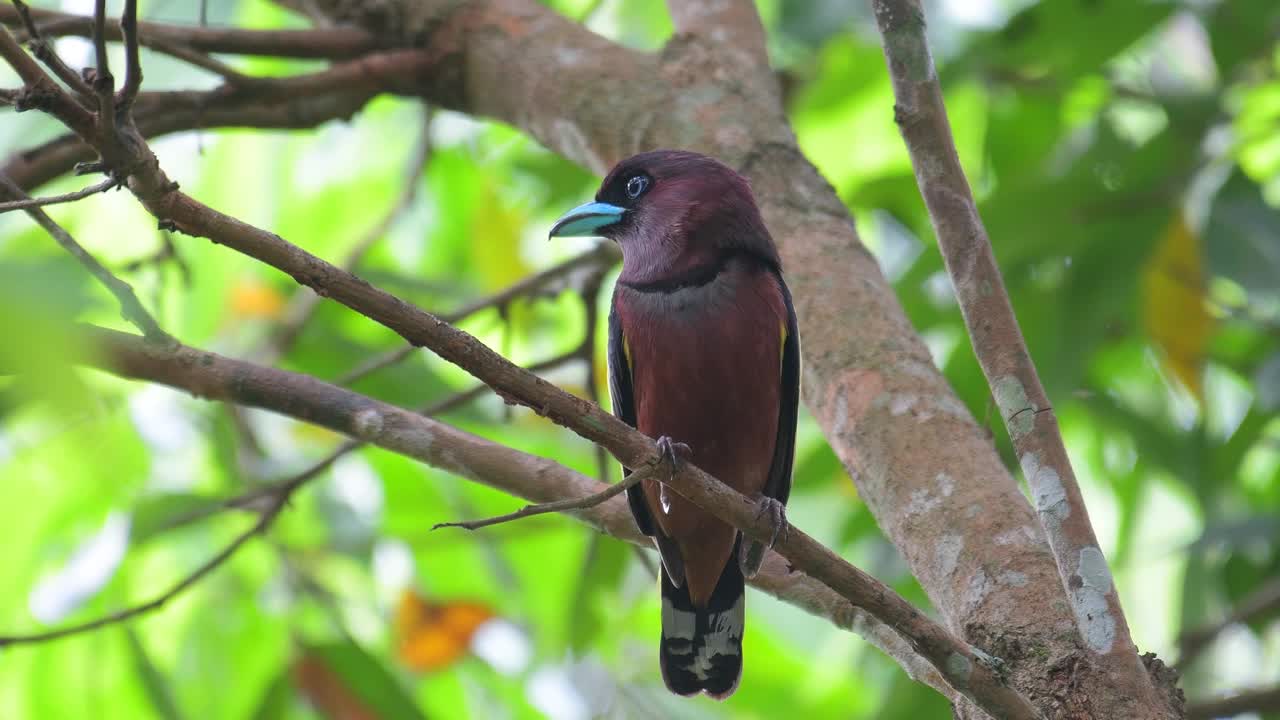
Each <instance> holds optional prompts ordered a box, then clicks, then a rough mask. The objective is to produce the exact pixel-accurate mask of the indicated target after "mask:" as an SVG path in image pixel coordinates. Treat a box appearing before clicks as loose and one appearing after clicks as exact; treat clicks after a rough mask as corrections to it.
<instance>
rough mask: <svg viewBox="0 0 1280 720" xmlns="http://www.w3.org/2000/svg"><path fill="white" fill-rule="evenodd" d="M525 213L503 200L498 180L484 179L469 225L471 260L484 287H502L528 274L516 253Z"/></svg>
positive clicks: (518, 250) (522, 230) (518, 251)
mask: <svg viewBox="0 0 1280 720" xmlns="http://www.w3.org/2000/svg"><path fill="white" fill-rule="evenodd" d="M527 220H528V216H527V214H526V213H525V212H524V210H523V209H522V208H520V207H517V206H515V205H513V204H511V203H509V202H507V201H506V200H505V198H504V197H503V195H502V193H501V191H500V190H499V186H498V184H497V183H496V182H495V181H493V180H492V179H487V180H486V181H485V184H484V187H483V189H482V190H481V192H480V202H479V203H478V204H477V205H476V210H475V216H474V217H473V218H472V221H471V226H472V231H473V232H474V233H475V237H474V239H473V241H472V242H471V246H470V247H471V262H472V264H473V265H472V266H473V267H475V268H476V271H477V272H478V273H479V275H480V277H481V279H482V281H483V282H484V286H485V289H486V290H497V289H499V288H504V287H506V286H508V285H510V284H512V283H514V282H516V281H517V280H520V279H522V278H524V277H525V276H526V275H528V274H529V272H530V268H529V267H528V266H527V265H526V264H525V262H524V260H523V259H522V258H521V256H520V237H521V235H522V234H523V233H524V229H525V225H526V224H527Z"/></svg>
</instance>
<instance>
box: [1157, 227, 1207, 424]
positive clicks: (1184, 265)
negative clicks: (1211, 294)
mask: <svg viewBox="0 0 1280 720" xmlns="http://www.w3.org/2000/svg"><path fill="white" fill-rule="evenodd" d="M1205 293H1206V283H1205V274H1204V258H1203V255H1202V253H1201V248H1200V238H1199V237H1197V236H1196V234H1195V232H1194V231H1193V230H1192V229H1191V227H1190V226H1189V225H1188V223H1187V218H1186V215H1185V214H1184V213H1182V212H1179V213H1178V214H1177V215H1176V216H1175V217H1174V219H1173V222H1172V223H1170V224H1169V227H1168V229H1166V230H1165V232H1164V235H1163V237H1161V239H1160V242H1159V244H1158V245H1157V246H1156V249H1155V251H1154V252H1153V253H1152V254H1151V257H1150V258H1148V260H1147V263H1146V265H1145V267H1143V271H1142V310H1143V322H1144V324H1145V325H1146V329H1147V335H1148V336H1149V337H1150V338H1151V341H1152V343H1153V344H1155V346H1156V347H1158V348H1159V349H1160V351H1161V354H1162V355H1163V357H1164V362H1165V366H1166V367H1167V368H1168V371H1169V373H1170V374H1172V375H1173V376H1174V377H1176V378H1177V379H1178V381H1179V382H1180V383H1182V385H1183V386H1184V387H1186V388H1187V390H1189V391H1190V392H1191V394H1192V395H1194V396H1195V398H1196V400H1200V401H1203V400H1204V387H1203V380H1202V376H1203V372H1204V361H1205V346H1206V345H1207V344H1208V342H1209V338H1210V337H1211V336H1212V334H1213V329H1214V319H1213V316H1212V315H1211V314H1210V312H1209V308H1208V305H1207V303H1206V302H1205V300H1206V298H1205Z"/></svg>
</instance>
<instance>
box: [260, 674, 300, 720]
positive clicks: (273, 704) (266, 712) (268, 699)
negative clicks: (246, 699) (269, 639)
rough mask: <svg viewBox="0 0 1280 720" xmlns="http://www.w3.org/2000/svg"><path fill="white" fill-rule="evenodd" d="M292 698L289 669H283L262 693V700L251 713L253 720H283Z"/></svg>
mask: <svg viewBox="0 0 1280 720" xmlns="http://www.w3.org/2000/svg"><path fill="white" fill-rule="evenodd" d="M293 696H294V693H293V682H292V680H291V678H290V677H289V669H288V668H285V669H284V670H282V671H281V672H280V674H279V675H278V676H276V679H275V680H272V681H271V684H270V685H268V686H267V687H266V689H265V690H264V691H263V692H262V699H261V700H259V701H258V706H257V708H255V709H254V711H253V716H252V718H253V720H283V719H284V718H285V717H286V713H287V712H288V710H289V706H290V704H291V702H292V700H293Z"/></svg>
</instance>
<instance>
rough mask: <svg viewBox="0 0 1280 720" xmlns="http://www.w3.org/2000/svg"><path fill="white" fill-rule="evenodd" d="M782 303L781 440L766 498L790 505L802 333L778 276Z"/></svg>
mask: <svg viewBox="0 0 1280 720" xmlns="http://www.w3.org/2000/svg"><path fill="white" fill-rule="evenodd" d="M777 280H778V286H779V288H780V289H781V290H782V299H783V301H784V302H785V303H786V307H787V320H786V323H785V324H784V325H783V327H782V330H781V332H782V351H781V352H782V377H781V379H780V381H781V383H782V388H781V392H780V393H779V394H778V401H779V402H778V438H777V440H776V441H775V443H774V446H773V462H772V463H771V464H770V466H769V477H768V478H767V479H766V480H765V485H764V495H765V497H771V498H773V499H774V500H777V501H778V502H780V503H782V504H784V505H785V504H786V502H787V497H788V496H789V495H790V494H791V465H792V462H793V461H794V459H795V450H796V411H797V408H798V406H799V403H800V333H799V330H798V328H797V326H796V309H795V307H794V306H793V305H792V304H791V291H790V290H788V289H787V284H786V283H785V282H783V280H782V276H781V275H778V276H777Z"/></svg>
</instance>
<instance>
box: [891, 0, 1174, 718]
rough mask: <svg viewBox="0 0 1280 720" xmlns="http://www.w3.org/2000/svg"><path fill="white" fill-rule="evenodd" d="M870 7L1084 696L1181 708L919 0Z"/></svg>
mask: <svg viewBox="0 0 1280 720" xmlns="http://www.w3.org/2000/svg"><path fill="white" fill-rule="evenodd" d="M872 8H873V10H874V12H875V17H876V23H877V25H878V26H879V28H880V33H881V35H882V36H883V38H884V54H885V59H886V61H887V63H888V66H889V75H890V77H891V79H892V81H893V91H894V97H895V99H896V101H897V102H896V104H895V106H894V119H895V120H896V121H897V123H898V127H899V129H900V130H901V131H902V136H903V138H904V140H905V141H906V143H907V149H908V152H909V154H910V156H911V164H912V167H913V168H914V170H915V176H916V183H917V185H918V186H919V188H920V193H921V195H922V196H923V197H924V200H925V205H926V207H927V208H928V211H929V218H930V220H931V221H932V224H933V228H934V232H935V234H936V235H937V238H938V246H939V248H940V250H941V251H942V257H943V260H944V261H945V263H946V267H947V271H948V273H949V274H950V276H951V280H952V285H953V286H954V287H955V292H956V297H957V299H958V300H959V304H960V309H961V313H962V315H963V317H964V321H965V326H966V328H967V329H968V331H969V338H970V340H971V342H972V344H973V349H974V353H975V354H976V355H977V357H978V363H979V365H981V367H982V371H983V373H984V374H985V375H986V378H987V383H988V384H989V385H990V387H991V392H992V396H993V397H994V398H995V402H996V405H997V406H998V407H999V409H1000V413H1001V416H1002V418H1003V420H1004V424H1005V428H1006V429H1007V431H1008V433H1009V438H1010V440H1011V441H1012V442H1013V447H1014V450H1015V452H1016V453H1017V454H1018V458H1019V461H1020V463H1021V465H1022V469H1023V473H1024V474H1025V476H1026V478H1027V483H1028V485H1029V486H1030V488H1031V493H1032V496H1033V497H1034V499H1035V506H1036V512H1037V514H1038V516H1039V519H1040V527H1041V528H1043V529H1044V531H1045V533H1046V535H1047V539H1048V541H1049V547H1050V549H1051V551H1052V552H1053V554H1054V559H1055V562H1056V565H1057V567H1058V573H1059V576H1060V579H1061V583H1062V587H1063V591H1064V593H1065V595H1066V597H1067V599H1068V600H1069V601H1070V604H1071V610H1072V612H1073V614H1074V615H1075V621H1076V630H1077V633H1078V635H1079V637H1080V638H1081V639H1082V640H1083V641H1084V642H1083V643H1082V644H1081V648H1080V657H1081V659H1082V660H1084V662H1083V663H1081V669H1080V670H1079V671H1078V672H1079V673H1080V674H1082V675H1086V674H1095V673H1096V674H1099V675H1101V676H1103V677H1105V678H1106V679H1107V682H1106V683H1105V684H1099V685H1100V687H1099V688H1098V690H1099V691H1105V692H1106V693H1107V695H1106V696H1099V695H1097V694H1094V695H1092V696H1091V697H1090V704H1091V705H1093V706H1095V707H1099V708H1107V709H1108V710H1107V712H1108V714H1110V715H1114V716H1121V717H1128V718H1153V719H1157V718H1171V717H1177V716H1178V714H1179V713H1180V710H1181V708H1180V707H1179V708H1174V707H1165V706H1164V703H1165V702H1166V701H1168V700H1169V699H1173V698H1174V696H1172V695H1170V696H1168V697H1166V698H1161V699H1157V694H1156V691H1155V687H1154V686H1153V684H1152V680H1151V677H1150V676H1149V675H1148V673H1147V670H1146V668H1144V667H1143V664H1142V662H1141V660H1140V659H1139V657H1138V654H1137V651H1136V648H1135V647H1134V644H1133V640H1132V638H1131V637H1130V635H1129V625H1128V622H1127V621H1126V620H1125V615H1124V609H1123V608H1122V607H1121V605H1120V596H1119V591H1118V590H1117V589H1116V587H1115V583H1114V581H1113V580H1112V577H1111V570H1110V568H1109V567H1108V565H1107V559H1106V557H1105V556H1104V555H1103V553H1102V550H1101V549H1100V548H1099V547H1098V539H1097V538H1096V537H1095V536H1094V532H1093V525H1092V524H1091V523H1090V521H1089V512H1088V509H1087V508H1086V507H1085V504H1084V497H1083V495H1082V494H1081V492H1080V485H1079V484H1078V483H1077V482H1076V477H1075V472H1074V471H1073V469H1072V467H1071V460H1070V459H1069V458H1068V457H1067V449H1066V446H1065V445H1064V444H1063V441H1062V434H1061V432H1060V431H1059V429H1058V420H1057V415H1056V413H1054V411H1053V407H1052V405H1051V404H1050V402H1049V398H1048V396H1047V395H1046V394H1045V391H1044V387H1043V386H1042V385H1041V384H1040V378H1039V376H1038V375H1037V373H1036V369H1035V365H1034V363H1033V362H1032V360H1031V354H1030V353H1029V352H1028V351H1027V346H1026V341H1025V340H1024V339H1023V337H1022V330H1021V328H1019V326H1018V321H1017V318H1016V317H1015V316H1014V312H1013V306H1012V304H1011V303H1010V301H1009V294H1008V292H1007V291H1006V290H1005V287H1004V280H1003V278H1002V277H1001V274H1000V269H999V268H998V267H997V265H996V260H995V254H994V252H993V251H992V249H991V240H990V238H989V237H988V236H987V231H986V228H985V227H984V226H983V223H982V219H981V217H980V216H979V214H978V208H977V203H976V202H975V201H974V199H973V193H972V192H971V190H970V188H969V182H968V180H967V179H966V177H965V174H964V169H963V168H962V167H961V166H960V158H959V156H958V155H957V153H956V148H955V143H954V142H953V141H952V138H951V125H950V123H949V121H948V119H947V112H946V107H945V105H944V103H943V99H942V88H941V86H940V85H939V82H938V76H937V72H936V71H935V69H934V65H933V58H932V56H931V55H930V53H929V47H928V43H927V40H926V38H925V16H924V9H923V8H922V7H921V6H920V3H919V0H872Z"/></svg>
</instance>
